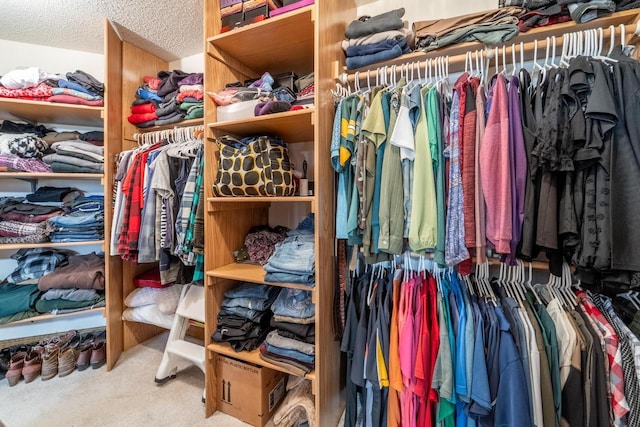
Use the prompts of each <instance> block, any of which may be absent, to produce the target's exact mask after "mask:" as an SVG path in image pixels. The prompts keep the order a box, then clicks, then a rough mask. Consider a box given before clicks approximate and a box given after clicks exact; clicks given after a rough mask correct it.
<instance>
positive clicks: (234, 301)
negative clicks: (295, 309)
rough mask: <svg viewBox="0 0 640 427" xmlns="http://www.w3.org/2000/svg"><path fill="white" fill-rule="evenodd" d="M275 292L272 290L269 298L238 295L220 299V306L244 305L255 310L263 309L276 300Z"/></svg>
mask: <svg viewBox="0 0 640 427" xmlns="http://www.w3.org/2000/svg"><path fill="white" fill-rule="evenodd" d="M277 296H278V294H277V293H275V292H272V293H271V295H270V298H269V299H263V298H253V297H239V298H225V299H224V300H222V304H221V305H222V307H225V308H228V307H245V308H249V309H251V310H256V311H265V310H267V309H268V308H269V307H271V304H273V302H274V301H275V300H276V297H277Z"/></svg>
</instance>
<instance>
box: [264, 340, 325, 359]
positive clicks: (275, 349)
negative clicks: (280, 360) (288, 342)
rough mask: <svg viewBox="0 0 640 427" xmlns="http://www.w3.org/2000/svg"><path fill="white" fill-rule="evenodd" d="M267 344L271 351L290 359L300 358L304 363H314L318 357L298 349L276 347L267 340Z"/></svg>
mask: <svg viewBox="0 0 640 427" xmlns="http://www.w3.org/2000/svg"><path fill="white" fill-rule="evenodd" d="M265 344H266V346H267V351H268V352H269V353H273V354H275V355H278V356H283V357H288V358H290V359H295V360H299V361H300V362H302V363H306V364H309V365H312V364H314V363H315V360H316V357H315V356H310V355H308V354H304V353H301V352H299V351H296V350H289V349H286V348H280V347H276V346H275V345H271V344H269V343H268V342H265Z"/></svg>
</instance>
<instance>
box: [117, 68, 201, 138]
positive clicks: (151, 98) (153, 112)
mask: <svg viewBox="0 0 640 427" xmlns="http://www.w3.org/2000/svg"><path fill="white" fill-rule="evenodd" d="M203 98H204V86H203V74H202V73H185V72H183V71H180V70H173V71H171V72H169V71H160V72H159V73H158V76H157V77H152V76H145V77H144V79H143V83H142V84H141V85H140V86H139V87H138V90H137V91H136V99H135V100H134V101H133V103H132V104H131V115H130V116H129V117H128V120H129V123H131V124H134V125H136V126H137V127H139V128H147V127H152V126H163V125H169V124H173V123H178V122H181V121H183V120H189V119H198V118H202V117H203V116H204V102H203Z"/></svg>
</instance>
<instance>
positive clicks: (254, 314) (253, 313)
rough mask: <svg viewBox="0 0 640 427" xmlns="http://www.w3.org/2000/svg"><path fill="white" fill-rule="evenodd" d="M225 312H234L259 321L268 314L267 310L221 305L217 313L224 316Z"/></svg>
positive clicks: (253, 320) (256, 321)
mask: <svg viewBox="0 0 640 427" xmlns="http://www.w3.org/2000/svg"><path fill="white" fill-rule="evenodd" d="M226 314H234V315H236V316H240V317H244V318H245V319H248V320H251V321H252V322H255V323H260V322H261V321H262V319H263V317H264V316H265V315H269V311H268V310H267V311H257V310H251V309H250V308H245V307H221V308H220V312H219V315H222V316H224V315H226Z"/></svg>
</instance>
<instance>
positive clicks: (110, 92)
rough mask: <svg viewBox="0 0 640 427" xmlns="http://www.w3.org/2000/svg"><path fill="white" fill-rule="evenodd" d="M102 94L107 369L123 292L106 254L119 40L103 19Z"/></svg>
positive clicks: (118, 333)
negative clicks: (103, 67)
mask: <svg viewBox="0 0 640 427" xmlns="http://www.w3.org/2000/svg"><path fill="white" fill-rule="evenodd" d="M104 34H105V37H104V44H105V45H104V52H105V67H106V70H105V73H104V75H105V82H104V84H105V88H106V90H105V94H104V98H105V99H104V105H105V109H104V112H105V113H104V114H105V116H104V123H105V126H104V133H105V138H104V140H105V144H104V151H105V152H104V159H105V165H104V178H103V181H104V182H103V185H104V188H105V193H104V212H105V215H104V230H105V233H104V234H105V244H104V251H105V284H106V313H105V316H106V323H107V369H108V370H111V369H112V368H113V367H114V365H115V364H116V362H117V360H118V358H119V357H120V355H121V354H122V350H123V342H124V338H123V325H122V312H123V311H124V295H123V293H122V291H123V289H122V286H121V283H122V260H121V259H120V258H119V257H115V256H113V257H112V256H109V255H110V254H109V249H110V245H109V237H107V236H109V235H110V232H111V220H112V218H113V197H112V195H113V187H114V172H115V170H114V165H115V164H114V156H115V154H116V153H119V152H120V151H122V114H121V111H122V105H121V104H122V97H121V95H120V90H121V88H122V40H120V37H119V36H118V34H117V33H116V31H115V29H114V28H113V24H112V23H111V22H110V21H108V20H105V25H104Z"/></svg>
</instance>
